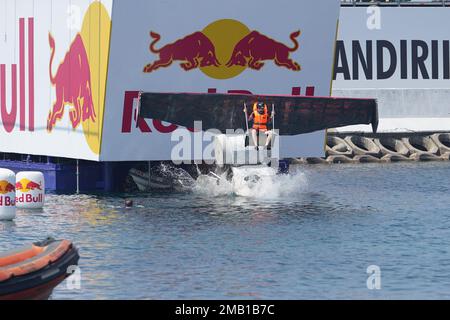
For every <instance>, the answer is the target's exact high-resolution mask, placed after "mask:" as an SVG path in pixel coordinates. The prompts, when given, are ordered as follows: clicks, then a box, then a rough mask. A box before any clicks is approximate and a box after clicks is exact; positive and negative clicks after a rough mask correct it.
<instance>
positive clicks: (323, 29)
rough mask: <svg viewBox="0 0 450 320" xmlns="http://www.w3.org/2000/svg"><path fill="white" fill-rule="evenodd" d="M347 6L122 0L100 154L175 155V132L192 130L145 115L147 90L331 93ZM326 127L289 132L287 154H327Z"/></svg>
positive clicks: (288, 0) (117, 6) (308, 0)
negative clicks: (140, 113) (140, 105)
mask: <svg viewBox="0 0 450 320" xmlns="http://www.w3.org/2000/svg"><path fill="white" fill-rule="evenodd" d="M339 9H340V2H339V1H338V0H336V1H334V0H328V1H326V5H324V3H322V2H320V3H319V2H318V1H314V0H302V1H292V0H281V1H276V2H264V3H261V1H257V0H248V1H240V0H229V1H225V2H217V1H209V0H197V1H176V0H167V1H147V0H133V1H119V0H116V1H114V7H113V21H114V23H113V25H112V36H111V50H110V60H109V70H108V82H107V98H106V107H105V113H104V129H103V140H102V147H101V157H100V159H101V160H105V161H131V160H167V159H170V157H171V150H172V148H173V147H174V146H175V145H176V144H177V143H178V141H172V140H171V137H172V133H174V131H176V130H186V129H178V128H177V127H176V126H174V125H171V124H169V123H163V122H161V121H158V119H155V120H144V119H140V118H138V117H137V100H138V96H139V91H145V92H197V93H242V94H282V95H290V94H294V95H300V94H303V95H304V94H306V95H316V96H329V94H330V89H331V88H330V85H331V79H332V67H333V63H334V59H333V53H334V45H335V38H336V28H337V22H338V17H339ZM279 116H282V114H280V115H279ZM324 135H325V132H324V131H319V132H315V133H312V134H308V135H298V136H293V137H281V145H280V149H281V156H282V157H295V156H323V154H324Z"/></svg>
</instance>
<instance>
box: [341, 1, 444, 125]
mask: <svg viewBox="0 0 450 320" xmlns="http://www.w3.org/2000/svg"><path fill="white" fill-rule="evenodd" d="M449 26H450V11H449V10H448V8H442V7H433V8H429V7H428V8H427V7H414V8H412V7H411V8H409V7H401V8H398V7H364V8H361V7H358V8H342V9H341V15H340V23H339V36H338V41H337V44H336V62H335V73H334V79H335V80H334V82H333V96H336V97H354V98H361V97H363V98H377V99H378V106H379V116H380V129H379V132H410V131H448V128H450V112H449V110H450V100H449V95H450V89H449V85H450V35H449V33H448V31H447V30H448V27H449ZM337 131H339V132H349V131H365V132H370V131H371V129H370V127H369V126H350V127H343V128H337Z"/></svg>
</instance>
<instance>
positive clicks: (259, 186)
mask: <svg viewBox="0 0 450 320" xmlns="http://www.w3.org/2000/svg"><path fill="white" fill-rule="evenodd" d="M256 176H257V177H259V178H256ZM253 177H255V178H253ZM220 178H221V179H220V181H218V180H217V179H216V178H214V177H211V176H206V175H202V176H200V177H199V178H198V179H197V183H196V185H195V187H194V189H193V191H194V192H195V193H197V194H201V195H208V196H215V197H217V196H232V195H234V196H239V197H246V198H255V199H280V198H291V197H293V196H298V195H300V194H302V193H303V192H304V191H305V189H306V187H307V185H308V181H307V177H306V175H305V174H304V173H302V172H300V171H295V172H293V173H291V174H286V175H284V174H283V175H277V174H276V171H275V170H274V169H272V168H269V167H256V168H255V167H240V168H233V178H232V180H231V181H228V180H227V179H226V175H225V174H224V175H223V176H221V177H220ZM246 178H247V179H246ZM249 180H250V181H249Z"/></svg>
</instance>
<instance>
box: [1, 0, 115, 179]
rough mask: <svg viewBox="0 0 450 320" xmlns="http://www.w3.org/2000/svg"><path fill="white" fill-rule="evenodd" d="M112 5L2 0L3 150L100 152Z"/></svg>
mask: <svg viewBox="0 0 450 320" xmlns="http://www.w3.org/2000/svg"><path fill="white" fill-rule="evenodd" d="M112 5H113V2H112V0H102V1H93V0H70V1H69V0H60V1H39V4H38V5H37V4H35V1H32V0H23V1H3V2H2V10H1V12H0V15H2V18H1V19H2V27H0V33H1V34H2V41H0V152H12V153H23V154H35V155H48V156H58V157H67V158H77V159H87V160H99V159H100V147H101V138H102V127H103V110H104V101H105V97H106V76H107V66H108V55H109V44H110V30H111V14H112ZM3 28H5V30H4V31H5V33H3ZM3 35H4V36H3ZM29 187H30V188H38V187H39V186H35V185H30V186H29ZM23 188H27V186H23Z"/></svg>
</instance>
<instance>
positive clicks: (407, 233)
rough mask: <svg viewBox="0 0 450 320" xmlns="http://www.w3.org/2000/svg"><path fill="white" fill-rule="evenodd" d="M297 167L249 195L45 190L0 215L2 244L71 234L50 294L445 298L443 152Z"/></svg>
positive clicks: (448, 205)
mask: <svg viewBox="0 0 450 320" xmlns="http://www.w3.org/2000/svg"><path fill="white" fill-rule="evenodd" d="M295 170H296V169H294V171H295ZM297 170H299V172H297V173H295V172H294V173H293V175H294V176H293V177H291V178H284V179H286V180H285V181H283V183H281V184H279V183H277V182H276V181H274V185H273V190H272V189H270V188H268V190H267V191H265V192H266V195H258V196H257V197H255V198H253V197H242V196H237V195H235V194H234V193H233V192H222V193H221V192H213V190H212V189H211V190H210V192H208V188H206V189H204V190H200V191H199V190H197V191H195V192H193V193H185V194H183V193H178V194H161V193H159V194H157V193H155V194H148V195H142V194H134V195H119V196H98V195H97V196H95V195H80V196H61V195H50V196H48V198H47V206H46V208H45V210H44V211H43V212H27V211H19V212H18V217H17V219H16V221H15V222H14V223H2V222H0V243H1V248H2V250H3V249H5V250H7V249H11V248H14V247H16V246H21V245H23V244H26V243H29V242H31V241H35V240H39V239H42V238H45V237H46V236H48V235H51V236H54V237H57V238H68V239H71V240H73V242H74V243H75V244H76V245H77V246H78V247H79V248H80V254H81V260H80V267H81V279H82V281H81V289H79V290H68V289H67V287H66V284H65V283H63V284H61V285H60V286H59V287H58V288H56V289H55V291H54V293H53V296H52V298H53V299H412V298H421V299H432V298H439V299H449V298H450V249H449V248H450V180H449V177H450V163H448V162H445V163H414V164H385V165H380V164H374V165H333V166H306V167H299V168H297ZM279 188H287V190H288V191H287V192H280V190H277V189H279ZM263 193H264V192H263ZM130 198H131V199H133V200H134V204H135V207H134V208H132V209H125V208H124V200H125V199H130ZM370 265H376V266H379V267H380V269H381V290H369V289H368V288H367V284H366V281H367V278H368V277H369V275H368V274H367V268H368V267H369V266H370Z"/></svg>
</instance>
